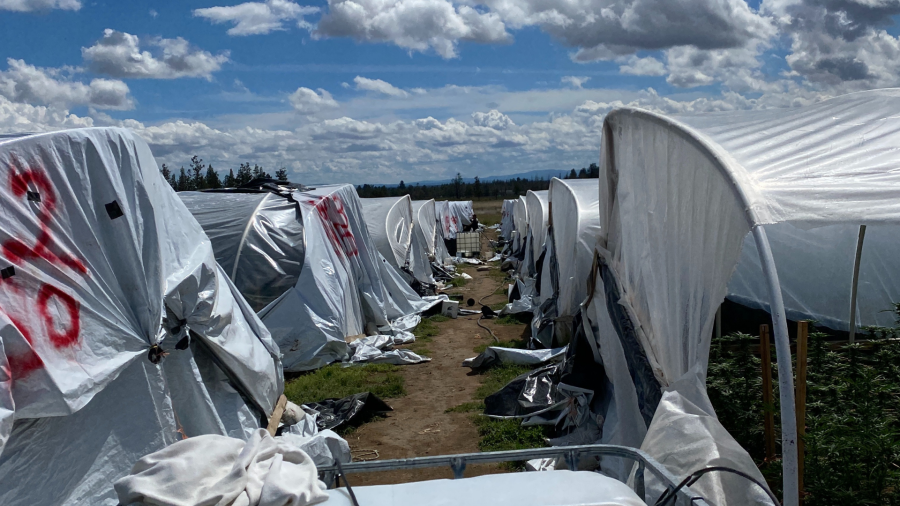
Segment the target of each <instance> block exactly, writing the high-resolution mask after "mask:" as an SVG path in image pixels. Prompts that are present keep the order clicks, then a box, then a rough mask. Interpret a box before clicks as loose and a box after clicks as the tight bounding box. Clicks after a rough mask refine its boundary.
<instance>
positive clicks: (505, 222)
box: [500, 199, 517, 240]
mask: <svg viewBox="0 0 900 506" xmlns="http://www.w3.org/2000/svg"><path fill="white" fill-rule="evenodd" d="M516 200H517V199H508V200H504V201H503V206H502V207H501V208H500V237H502V238H504V239H507V240H509V239H511V238H512V231H513V230H514V228H515V223H514V221H513V220H514V219H515V216H514V214H515V208H516Z"/></svg>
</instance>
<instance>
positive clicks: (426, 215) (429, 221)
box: [412, 199, 439, 257]
mask: <svg viewBox="0 0 900 506" xmlns="http://www.w3.org/2000/svg"><path fill="white" fill-rule="evenodd" d="M412 210H413V224H414V228H415V229H417V230H418V231H419V233H421V234H422V239H423V240H424V241H425V248H426V251H427V252H428V254H429V255H431V256H432V257H434V256H435V239H437V238H438V237H439V236H438V229H437V215H436V214H435V212H434V199H431V200H413V201H412Z"/></svg>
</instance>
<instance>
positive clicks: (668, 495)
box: [655, 466, 781, 506]
mask: <svg viewBox="0 0 900 506" xmlns="http://www.w3.org/2000/svg"><path fill="white" fill-rule="evenodd" d="M711 472H726V473H732V474H736V475H738V476H741V477H743V478H744V479H746V480H748V481H750V482H753V483H755V484H756V486H758V487H759V488H761V489H763V492H765V493H766V495H768V496H769V499H771V500H772V504H774V505H775V506H781V503H779V502H778V498H777V497H775V495H774V494H772V492H771V491H769V488H768V487H766V486H765V485H763V484H762V483H760V482H759V481H757V480H756V478H754V477H752V476H750V475H749V474H747V473H745V472H743V471H738V470H737V469H732V468H730V467H724V466H713V467H706V468H703V469H700V470H699V471H694V472H693V473H691V474H689V475H688V476H687V478H685V479H683V480H681V483H679V484H678V485H677V486H676V487H675V488H673V489H668V490H666V491H665V492H663V493H662V495H661V496H659V499H657V500H656V503H655V506H665V505H666V504H669V502H670V501H671V503H672V504H675V494H677V493H678V491H679V490H681V489H682V488H684V487H690V486H691V485H693V484H694V483H697V480H699V479H700V478H701V477H702V476H703V475H704V474H707V473H711Z"/></svg>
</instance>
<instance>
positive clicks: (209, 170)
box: [204, 164, 222, 188]
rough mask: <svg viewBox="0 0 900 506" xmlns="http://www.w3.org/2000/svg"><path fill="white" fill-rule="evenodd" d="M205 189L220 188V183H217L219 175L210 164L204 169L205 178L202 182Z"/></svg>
mask: <svg viewBox="0 0 900 506" xmlns="http://www.w3.org/2000/svg"><path fill="white" fill-rule="evenodd" d="M204 183H205V184H206V188H221V187H222V182H221V181H219V173H218V172H216V170H215V169H213V166H212V164H209V165H208V166H207V167H206V178H205V180H204Z"/></svg>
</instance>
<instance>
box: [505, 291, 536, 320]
mask: <svg viewBox="0 0 900 506" xmlns="http://www.w3.org/2000/svg"><path fill="white" fill-rule="evenodd" d="M534 309H535V307H534V303H533V302H532V299H531V295H526V296H523V297H522V298H520V299H516V300H514V301H512V302H510V303H509V304H507V305H505V306H503V307H502V308H501V309H500V315H501V316H502V315H508V314H509V315H516V314H523V313H534Z"/></svg>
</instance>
